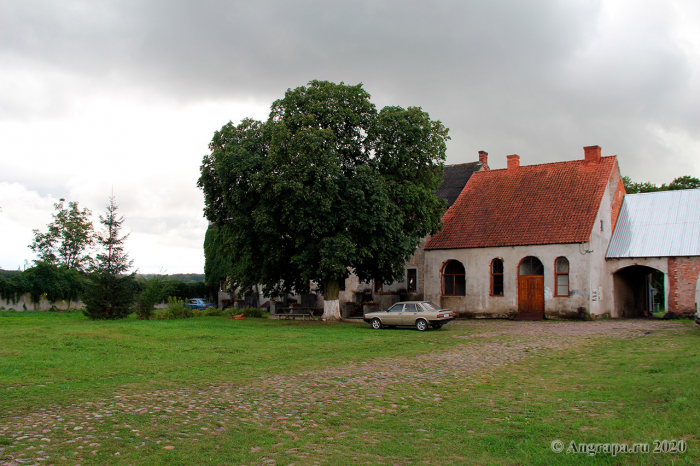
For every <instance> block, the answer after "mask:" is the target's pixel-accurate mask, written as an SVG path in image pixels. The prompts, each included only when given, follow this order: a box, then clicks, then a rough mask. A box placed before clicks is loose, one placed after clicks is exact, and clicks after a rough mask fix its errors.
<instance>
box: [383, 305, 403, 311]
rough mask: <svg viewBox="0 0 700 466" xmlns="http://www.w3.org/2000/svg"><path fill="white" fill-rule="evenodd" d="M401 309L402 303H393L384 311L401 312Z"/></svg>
mask: <svg viewBox="0 0 700 466" xmlns="http://www.w3.org/2000/svg"><path fill="white" fill-rule="evenodd" d="M402 309H403V304H394V305H393V306H391V307H390V308H389V310H388V311H386V312H401V310H402Z"/></svg>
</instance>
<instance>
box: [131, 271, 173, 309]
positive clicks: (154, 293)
mask: <svg viewBox="0 0 700 466" xmlns="http://www.w3.org/2000/svg"><path fill="white" fill-rule="evenodd" d="M166 294H167V284H166V282H165V279H164V278H163V276H162V275H156V276H154V277H153V278H151V279H149V280H146V281H145V283H144V285H143V289H142V290H141V293H139V295H138V297H137V298H136V315H137V316H138V318H139V319H146V320H147V319H149V318H150V317H151V314H152V313H153V308H154V306H155V305H156V304H157V303H160V302H163V300H164V299H165V296H166Z"/></svg>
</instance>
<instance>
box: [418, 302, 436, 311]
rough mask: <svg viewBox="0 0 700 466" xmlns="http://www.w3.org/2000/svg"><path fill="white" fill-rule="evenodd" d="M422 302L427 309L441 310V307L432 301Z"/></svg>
mask: <svg viewBox="0 0 700 466" xmlns="http://www.w3.org/2000/svg"><path fill="white" fill-rule="evenodd" d="M421 304H423V307H424V308H425V309H426V310H427V311H439V310H440V308H439V307H437V306H436V305H435V304H433V303H430V302H425V303H421Z"/></svg>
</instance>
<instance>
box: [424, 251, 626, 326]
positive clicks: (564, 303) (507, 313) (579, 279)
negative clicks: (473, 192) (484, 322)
mask: <svg viewBox="0 0 700 466" xmlns="http://www.w3.org/2000/svg"><path fill="white" fill-rule="evenodd" d="M585 249H586V248H585V246H584V245H580V244H549V245H536V246H509V247H498V248H474V249H436V250H429V251H425V277H426V278H425V281H424V284H425V288H424V289H425V294H426V299H427V300H429V301H433V302H435V303H436V304H440V305H444V307H449V308H450V309H452V310H453V311H455V312H456V313H457V314H460V315H462V316H467V317H511V316H514V315H515V314H516V313H517V312H518V293H517V291H518V290H517V280H518V265H519V264H520V261H521V260H522V259H523V258H525V257H527V256H534V257H537V258H538V259H539V260H540V261H541V262H542V265H543V267H544V287H545V313H546V315H547V316H550V317H577V316H578V308H579V307H583V308H585V309H586V310H587V311H590V310H591V302H590V299H591V293H590V291H591V288H590V285H589V283H590V270H589V261H590V260H591V257H593V254H595V260H596V262H600V261H601V259H600V257H598V256H600V255H603V256H604V254H605V251H604V250H603V251H602V252H599V251H601V249H600V248H599V249H598V251H595V252H594V253H589V254H582V253H581V252H582V251H584V250H585ZM561 256H564V257H566V258H567V259H568V260H569V283H570V285H569V297H555V296H554V262H555V260H556V259H557V258H558V257H561ZM495 258H499V259H501V260H502V261H503V267H504V273H503V296H490V292H491V290H490V288H491V275H490V267H491V261H492V260H493V259H495ZM452 259H454V260H458V261H460V262H461V263H462V264H463V265H464V268H465V271H466V277H465V278H466V296H464V297H442V294H441V269H442V265H443V264H444V263H445V262H447V261H448V260H452ZM602 262H603V264H604V259H602ZM604 270H605V269H604V268H603V275H605V273H604ZM611 287H612V286H610V288H611ZM597 291H598V290H596V294H597ZM609 297H610V294H609V293H608V294H607V296H606V293H605V292H604V293H603V301H602V303H603V305H602V306H601V305H599V304H598V302H597V301H596V304H597V305H596V307H595V309H596V311H595V312H593V314H601V311H600V309H604V308H605V307H604V303H605V301H606V299H609Z"/></svg>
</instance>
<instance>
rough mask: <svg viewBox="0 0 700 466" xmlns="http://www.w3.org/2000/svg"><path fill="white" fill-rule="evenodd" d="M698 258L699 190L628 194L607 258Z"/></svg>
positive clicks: (699, 248) (699, 231)
mask: <svg viewBox="0 0 700 466" xmlns="http://www.w3.org/2000/svg"><path fill="white" fill-rule="evenodd" d="M671 256H700V189H684V190H678V191H657V192H653V193H641V194H628V195H626V196H625V200H624V202H623V203H622V209H621V210H620V216H619V217H618V218H617V224H616V225H615V231H614V232H613V235H612V239H611V240H610V245H609V246H608V252H607V254H606V255H605V257H606V258H608V259H612V258H623V257H671Z"/></svg>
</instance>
